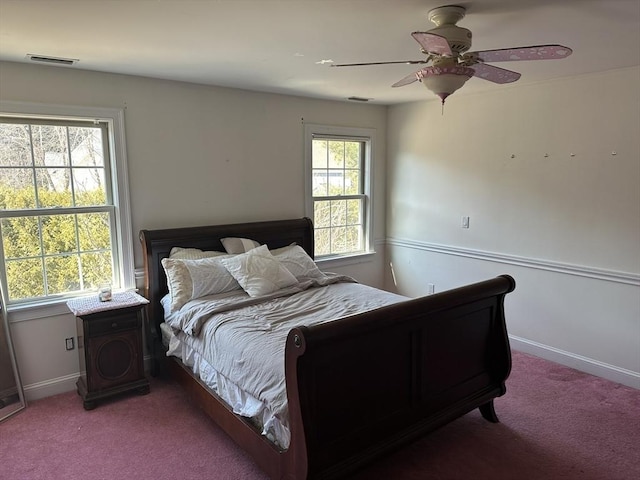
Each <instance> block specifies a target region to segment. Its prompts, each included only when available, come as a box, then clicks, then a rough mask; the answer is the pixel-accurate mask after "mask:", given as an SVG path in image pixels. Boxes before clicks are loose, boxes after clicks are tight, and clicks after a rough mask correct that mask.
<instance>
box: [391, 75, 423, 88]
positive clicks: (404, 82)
mask: <svg viewBox="0 0 640 480" xmlns="http://www.w3.org/2000/svg"><path fill="white" fill-rule="evenodd" d="M417 80H418V76H417V75H416V72H413V73H412V74H410V75H407V76H406V77H404V78H403V79H402V80H398V81H397V82H396V83H394V84H393V85H391V86H392V87H404V86H405V85H409V84H410V83H413V82H416V81H417Z"/></svg>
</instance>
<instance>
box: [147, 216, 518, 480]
mask: <svg viewBox="0 0 640 480" xmlns="http://www.w3.org/2000/svg"><path fill="white" fill-rule="evenodd" d="M224 237H244V238H251V239H254V240H256V241H258V242H260V243H261V244H266V245H268V247H269V248H270V249H275V248H279V247H284V246H287V245H290V244H292V243H294V242H295V243H296V244H297V245H300V246H301V247H302V248H304V249H305V251H306V252H307V253H308V254H309V255H310V256H311V257H312V258H313V226H312V224H311V221H310V220H309V219H306V218H303V219H294V220H279V221H270V222H256V223H245V224H231V225H217V226H203V227H188V228H176V229H164V230H142V231H141V232H140V239H141V242H142V247H143V253H144V270H145V292H144V293H145V296H146V297H147V298H148V299H149V301H150V303H149V305H148V307H147V324H148V325H147V327H148V328H147V332H146V334H147V339H148V346H149V348H150V350H151V352H152V354H153V359H154V366H153V372H152V373H155V372H157V371H158V369H163V370H165V371H168V372H169V373H170V375H171V376H172V377H173V378H175V379H176V380H177V381H178V382H179V383H180V384H182V386H183V387H184V388H185V389H186V390H187V392H188V393H189V394H190V396H191V398H192V399H193V400H194V401H195V402H196V403H197V404H198V405H199V406H200V407H201V408H202V409H203V410H204V411H205V412H206V413H207V414H208V415H209V416H210V417H211V418H212V419H213V420H214V421H215V422H216V423H217V424H218V425H219V426H220V428H222V429H223V430H224V431H225V432H226V433H227V434H228V435H229V436H230V437H231V438H232V439H233V440H234V441H235V442H236V443H237V444H239V445H240V446H241V447H242V448H243V449H245V451H247V452H248V453H249V454H250V455H251V456H252V457H253V459H254V460H255V462H256V463H257V464H258V465H259V466H260V467H261V468H262V469H263V470H264V471H265V472H266V473H267V474H268V475H269V476H270V477H271V478H273V479H291V480H293V479H296V480H297V479H307V478H309V479H311V478H314V479H315V478H323V479H324V478H327V479H328V478H343V477H345V476H346V475H347V474H348V473H349V472H352V471H354V470H356V469H358V468H360V467H361V466H363V465H364V464H366V463H368V462H371V461H372V460H373V459H375V458H376V457H378V456H379V455H380V454H382V453H384V452H387V451H389V450H392V449H394V448H397V447H399V446H400V445H402V444H405V443H407V442H409V441H411V440H413V439H415V438H417V437H419V436H421V435H423V434H425V433H426V432H429V431H432V430H435V429H436V428H439V427H441V426H443V425H444V424H446V423H448V422H450V421H452V420H454V419H456V418H458V417H460V416H462V415H464V414H466V413H468V412H470V411H471V410H473V409H475V408H479V409H480V412H481V413H482V416H483V417H484V418H486V419H487V420H489V421H492V422H497V421H498V419H497V416H496V414H495V411H494V408H493V399H494V398H496V397H498V396H501V395H503V394H504V393H505V380H506V379H507V377H508V375H509V372H510V368H511V354H510V348H509V342H508V337H507V332H506V326H505V319H504V308H503V304H504V297H505V295H506V294H507V293H509V292H511V291H512V290H513V289H514V288H515V282H514V280H513V279H512V278H511V277H509V276H507V275H503V276H500V277H497V278H494V279H491V280H487V281H484V282H480V283H476V284H473V285H468V286H464V287H461V288H457V289H454V290H449V291H445V292H442V293H438V294H435V295H430V296H427V297H423V298H417V299H412V300H408V301H405V302H401V303H398V304H394V305H390V306H386V307H382V308H377V309H375V310H372V311H369V312H366V313H361V314H357V315H353V316H350V317H347V318H344V319H341V320H340V321H334V322H329V323H326V324H323V325H318V326H313V327H305V326H299V327H297V328H293V329H292V330H291V331H290V332H289V334H288V337H287V340H286V348H285V351H284V352H283V354H282V361H283V362H285V379H286V395H287V400H288V409H289V425H290V431H291V440H290V443H289V447H288V449H282V448H278V447H277V446H276V445H275V444H273V443H272V442H270V441H269V440H267V439H266V438H265V437H264V436H262V435H261V434H260V431H259V430H258V429H256V427H255V426H254V425H253V424H252V423H251V422H249V421H248V420H247V419H245V418H243V417H240V416H238V415H236V414H234V413H233V411H232V410H231V408H230V407H229V406H228V405H227V404H226V403H225V402H224V401H222V400H221V399H220V398H219V397H218V396H217V395H216V394H215V393H213V392H212V391H211V390H210V389H209V388H208V387H206V385H205V384H204V383H203V382H202V381H201V380H199V379H198V378H197V377H196V376H195V375H194V374H193V373H192V372H191V370H190V369H189V368H188V367H186V366H185V365H183V364H182V363H181V362H180V361H179V360H178V359H175V358H173V357H166V356H165V351H166V347H164V346H163V344H162V339H161V330H160V324H161V323H162V322H163V307H162V306H161V303H160V300H161V298H162V297H163V296H164V295H165V294H166V293H167V279H166V276H165V273H164V270H163V267H162V265H161V260H162V259H163V258H165V257H168V256H169V252H170V250H171V249H172V247H175V246H180V247H193V248H198V249H201V250H218V251H224V249H223V247H222V244H221V242H220V239H221V238H224Z"/></svg>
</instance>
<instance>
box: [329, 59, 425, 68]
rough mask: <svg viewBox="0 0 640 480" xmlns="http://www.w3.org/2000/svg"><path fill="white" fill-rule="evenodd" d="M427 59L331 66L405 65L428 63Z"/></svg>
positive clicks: (333, 65)
mask: <svg viewBox="0 0 640 480" xmlns="http://www.w3.org/2000/svg"><path fill="white" fill-rule="evenodd" d="M428 62H429V59H427V60H398V61H396V62H366V63H332V64H330V65H329V66H330V67H364V66H367V65H393V64H396V63H404V64H405V65H418V64H422V63H428Z"/></svg>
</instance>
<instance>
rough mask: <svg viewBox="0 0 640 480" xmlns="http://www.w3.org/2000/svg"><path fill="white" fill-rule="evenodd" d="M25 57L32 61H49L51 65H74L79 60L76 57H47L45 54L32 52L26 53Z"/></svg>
mask: <svg viewBox="0 0 640 480" xmlns="http://www.w3.org/2000/svg"><path fill="white" fill-rule="evenodd" d="M27 58H28V59H29V60H31V61H32V62H40V63H49V64H53V65H67V66H69V65H74V64H76V63H78V62H79V61H80V60H78V59H77V58H62V57H49V56H47V55H36V54H33V53H27Z"/></svg>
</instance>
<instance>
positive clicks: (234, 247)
mask: <svg viewBox="0 0 640 480" xmlns="http://www.w3.org/2000/svg"><path fill="white" fill-rule="evenodd" d="M220 243H222V246H223V247H224V249H225V250H226V252H227V253H233V254H237V253H245V252H248V251H249V250H251V249H252V248H256V247H259V246H260V243H258V242H256V241H255V240H251V239H249V238H239V237H227V238H221V239H220Z"/></svg>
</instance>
